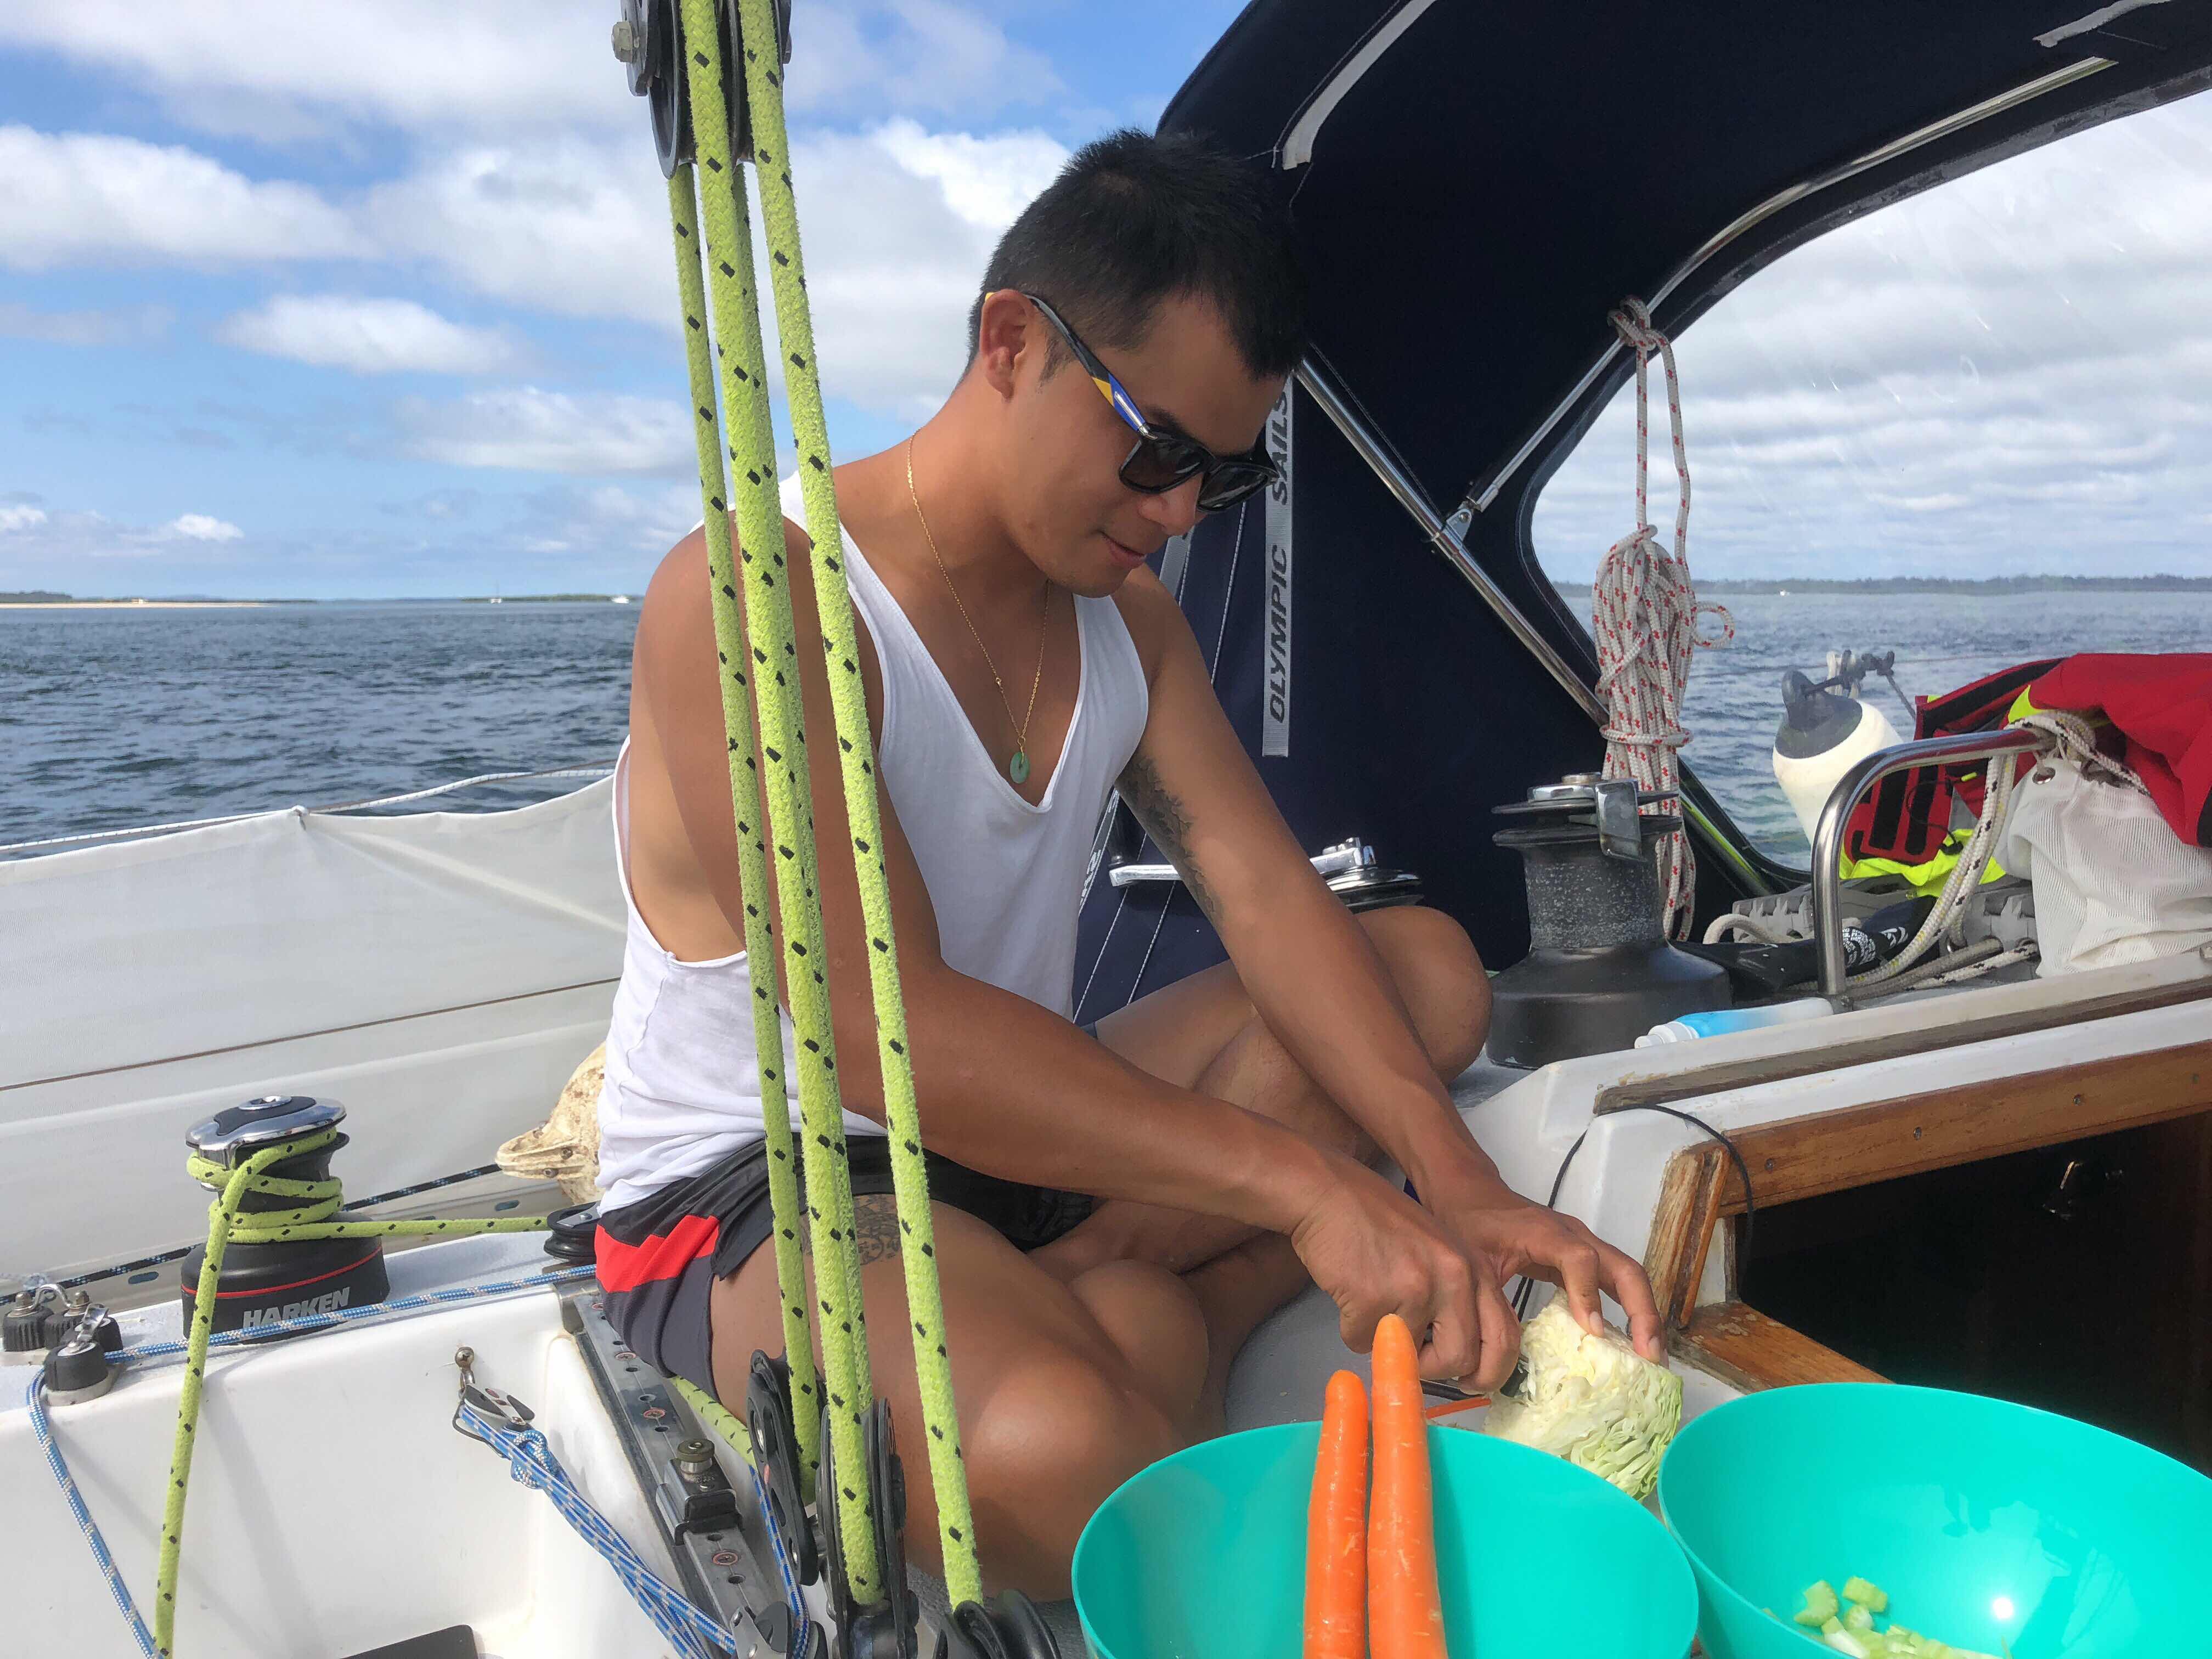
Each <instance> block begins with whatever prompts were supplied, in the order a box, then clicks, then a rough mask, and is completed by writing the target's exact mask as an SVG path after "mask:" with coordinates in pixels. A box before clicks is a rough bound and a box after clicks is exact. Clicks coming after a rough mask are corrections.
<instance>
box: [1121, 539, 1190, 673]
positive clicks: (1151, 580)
mask: <svg viewBox="0 0 2212 1659" xmlns="http://www.w3.org/2000/svg"><path fill="white" fill-rule="evenodd" d="M1114 604H1115V608H1116V609H1118V610H1119V611H1121V620H1122V621H1123V622H1124V623H1127V626H1128V629H1129V640H1130V642H1131V643H1132V644H1133V645H1134V646H1135V647H1137V657H1138V659H1139V661H1141V662H1142V663H1143V664H1144V665H1145V678H1146V680H1147V681H1150V680H1152V679H1153V678H1155V677H1156V676H1157V675H1158V672H1159V669H1160V665H1161V664H1162V663H1163V662H1164V661H1165V660H1166V659H1167V656H1168V653H1169V652H1170V650H1171V649H1172V648H1173V647H1174V646H1175V644H1176V641H1178V640H1183V639H1188V638H1189V637H1190V623H1189V622H1188V619H1187V618H1185V617H1184V616H1183V614H1182V606H1181V605H1177V604H1176V600H1175V595H1174V594H1172V593H1170V592H1168V590H1167V584H1165V583H1164V582H1163V581H1162V580H1160V579H1159V578H1158V576H1157V575H1155V574H1153V573H1152V567H1151V566H1149V565H1140V566H1139V567H1138V568H1137V569H1135V570H1134V571H1133V572H1131V573H1130V575H1129V577H1128V580H1126V581H1124V582H1123V583H1122V584H1121V586H1120V587H1118V588H1116V589H1115V592H1114Z"/></svg>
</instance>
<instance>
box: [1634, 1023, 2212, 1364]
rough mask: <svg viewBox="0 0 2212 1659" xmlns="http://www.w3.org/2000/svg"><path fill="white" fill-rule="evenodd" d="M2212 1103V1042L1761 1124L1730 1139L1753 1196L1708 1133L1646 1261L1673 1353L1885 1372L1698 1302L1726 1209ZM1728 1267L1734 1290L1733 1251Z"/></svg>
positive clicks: (1764, 1321) (1729, 1214) (1676, 1167)
mask: <svg viewBox="0 0 2212 1659" xmlns="http://www.w3.org/2000/svg"><path fill="white" fill-rule="evenodd" d="M2207 1111H2212V1041H2208V1042H2192V1043H2185V1044H2184V1045H2182V1046H2180V1047H2179V1048H2159V1049H2154V1050H2152V1051H2150V1052H2149V1053H2147V1054H2123V1055H2116V1056H2113V1057H2112V1058H2109V1059H2104V1060H2086V1061H2083V1062H2082V1063H2081V1064H2080V1065H2076V1066H2059V1067H2057V1068H2055V1069H2053V1070H2050V1071H2045V1072H2036V1073H2027V1074H2026V1075H2023V1076H2018V1077H2002V1078H1989V1079H1982V1080H1979V1081H1976V1082H1972V1083H1964V1084H1957V1085H1952V1086H1951V1087H1948V1088H1943V1089H1932V1090H1929V1091H1926V1092H1925V1093H1923V1094H1917V1095H1904V1096H1899V1097H1897V1098H1895V1099H1892V1100H1882V1101H1875V1102H1874V1103H1871V1104H1869V1105H1865V1106H1854V1107H1849V1108H1846V1109H1843V1110H1841V1111H1833V1112H1820V1113H1816V1114H1814V1115H1812V1116H1809V1117H1798V1118H1790V1119H1786V1120H1784V1121H1782V1122H1779V1123H1764V1124H1760V1125H1759V1126H1758V1127H1754V1128H1749V1129H1744V1130H1741V1131H1738V1132H1737V1133H1735V1134H1734V1135H1732V1136H1730V1139H1731V1140H1732V1141H1733V1142H1734V1143H1735V1149H1736V1151H1737V1152H1738V1153H1740V1154H1741V1157H1742V1158H1743V1164H1744V1168H1745V1169H1746V1170H1748V1171H1749V1173H1750V1176H1751V1191H1750V1193H1749V1194H1748V1195H1747V1194H1746V1193H1745V1192H1744V1188H1743V1179H1742V1177H1741V1176H1740V1175H1739V1174H1738V1173H1737V1171H1736V1164H1735V1159H1733V1158H1730V1157H1729V1154H1728V1151H1727V1149H1726V1148H1724V1147H1722V1146H1715V1145H1713V1144H1712V1143H1711V1142H1710V1141H1708V1142H1705V1143H1703V1144H1701V1145H1699V1146H1691V1147H1686V1148H1685V1149H1684V1150H1682V1151H1681V1152H1677V1153H1675V1154H1674V1157H1673V1158H1671V1159H1669V1160H1668V1165H1667V1173H1666V1177H1665V1180H1664V1182H1662V1185H1661V1188H1660V1194H1659V1203H1658V1206H1657V1208H1656V1210H1654V1212H1652V1218H1651V1232H1650V1239H1649V1241H1648V1243H1647V1244H1646V1246H1645V1249H1644V1271H1645V1272H1646V1273H1649V1274H1650V1279H1651V1288H1652V1291H1653V1293H1654V1294H1655V1295H1656V1297H1657V1298H1658V1302H1659V1310H1660V1313H1661V1315H1662V1316H1663V1317H1664V1318H1665V1320H1666V1321H1667V1324H1668V1330H1669V1333H1670V1336H1671V1340H1672V1342H1673V1345H1674V1351H1675V1352H1677V1353H1679V1354H1680V1356H1681V1357H1682V1358H1685V1359H1686V1360H1688V1361H1689V1362H1691V1363H1692V1364H1697V1365H1699V1367H1700V1368H1701V1369H1704V1370H1708V1371H1710V1372H1711V1373H1712V1374H1713V1375H1714V1376H1719V1377H1721V1378H1722V1379H1723V1381H1726V1382H1728V1383H1732V1384H1734V1385H1735V1387H1737V1388H1740V1389H1765V1388H1777V1387H1780V1386H1783V1385H1784V1384H1787V1383H1842V1382H1862V1383H1863V1382H1869V1381H1880V1380H1881V1379H1880V1378H1879V1377H1877V1376H1875V1373H1874V1372H1872V1371H1870V1370H1867V1369H1866V1368H1865V1367H1864V1366H1863V1365H1860V1364H1856V1363H1855V1362H1853V1361H1852V1360H1850V1359H1849V1358H1845V1357H1844V1355H1842V1354H1839V1353H1837V1352H1834V1351H1832V1349H1829V1348H1826V1347H1823V1346H1821V1345H1820V1344H1819V1343H1817V1342H1814V1340H1812V1339H1811V1338H1809V1337H1807V1336H1804V1335H1802V1334H1799V1333H1798V1332H1796V1331H1793V1330H1791V1329H1790V1328H1788V1327H1787V1326H1784V1325H1782V1324H1780V1323H1778V1322H1776V1321H1774V1320H1771V1319H1769V1318H1767V1317H1766V1316H1765V1315H1764V1314H1761V1313H1759V1311H1758V1310H1756V1309H1753V1308H1751V1307H1748V1306H1747V1305H1746V1304H1743V1303H1741V1302H1740V1301H1735V1300H1733V1299H1730V1300H1727V1301H1723V1302H1720V1303H1717V1304H1707V1305H1705V1306H1704V1307H1700V1306H1699V1304H1698V1287H1699V1282H1700V1281H1701V1280H1702V1279H1704V1277H1705V1261H1706V1258H1707V1257H1708V1255H1710V1254H1711V1249H1712V1242H1713V1236H1714V1233H1715V1232H1716V1231H1717V1230H1718V1228H1719V1226H1720V1224H1721V1222H1722V1221H1723V1219H1727V1218H1733V1217H1736V1216H1741V1215H1742V1214H1744V1213H1745V1212H1747V1210H1749V1209H1754V1208H1756V1209H1765V1208H1767V1207H1769V1206H1773V1205H1779V1204H1788V1203H1790V1202H1793V1201H1794V1200H1798V1199H1806V1198H1817V1197H1819V1196H1820V1195H1821V1194H1826V1193H1837V1192H1844V1191H1848V1190H1850V1188H1857V1187H1866V1186H1871V1185H1873V1184H1875V1182H1883V1181H1893V1180H1895V1179H1897V1178H1898V1177H1899V1176H1909V1175H1919V1174H1922V1173H1924V1172H1925V1171H1927V1170H1943V1169H1948V1168H1951V1167H1952V1166H1954V1165H1955V1164H1971V1163H1975V1162H1978V1161H1979V1160H1981V1159H1983V1158H2002V1157H2003V1156H2005V1155H2006V1154H2008V1153H2011V1152H2028V1151H2032V1150H2033V1149H2034V1148H2036V1147H2039V1146H2055V1145H2057V1144H2058V1143H2060V1142H2063V1141H2067V1140H2075V1139H2081V1138H2082V1137H2084V1136H2087V1135H2097V1134H2106V1133H2112V1131H2115V1130H2119V1129H2133V1128H2139V1127H2142V1126H2144V1125H2146V1124H2152V1123H2162V1122H2166V1121H2170V1120H2172V1119H2174V1118H2180V1117H2189V1116H2192V1115H2196V1114H2197V1113H2201V1112H2207ZM1729 1243H1730V1246H1731V1248H1732V1243H1733V1241H1732V1238H1731V1240H1729ZM1726 1277H1727V1280H1728V1285H1729V1292H1730V1295H1731V1297H1733V1293H1734V1291H1735V1263H1734V1261H1733V1258H1732V1257H1731V1259H1730V1261H1729V1264H1728V1271H1727V1274H1726Z"/></svg>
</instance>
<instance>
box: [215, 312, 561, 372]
mask: <svg viewBox="0 0 2212 1659" xmlns="http://www.w3.org/2000/svg"><path fill="white" fill-rule="evenodd" d="M216 338H218V339H220V340H222V341H223V342H224V343H227V344H229V345H234V346H238V347H240V348H242V349H245V350H247V351H258V352H259V353H261V354H262V355H264V356H270V357H289V358H290V359H292V360H293V361H294V362H301V363H310V364H313V365H315V366H317V367H319V368H347V369H351V370H352V371H353V372H354V373H355V374H392V373H395V372H403V373H405V372H411V373H416V374H489V373H491V372H492V371H494V370H496V369H501V368H507V367H509V366H510V365H512V364H513V362H516V360H517V359H518V358H519V357H520V355H521V353H520V349H519V348H518V347H517V346H516V344H515V343H514V342H513V340H512V339H510V338H509V337H507V336H506V335H504V334H501V333H500V332H499V331H495V330H492V329H483V328H470V327H467V326H465V325H463V324H460V323H455V322H451V321H448V320H447V319H446V318H443V317H441V316H440V315H438V313H436V312H435V311H431V310H428V309H427V308H426V307H422V306H419V305H416V303H415V302H414V301H411V300H374V299H360V298H356V297H354V296H352V295H342V294H325V295H289V294H288V295H277V296H276V297H275V298H273V299H270V300H269V301H266V302H265V303H264V304H263V305H260V306H258V307H255V308H254V309H252V310H250V311H241V312H239V313H236V314H235V315H234V316H231V317H228V318H227V319H224V321H223V322H222V325H221V326H220V327H218V328H217V329H216Z"/></svg>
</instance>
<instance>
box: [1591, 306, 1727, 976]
mask: <svg viewBox="0 0 2212 1659" xmlns="http://www.w3.org/2000/svg"><path fill="white" fill-rule="evenodd" d="M1607 320H1608V321H1610V322H1611V323H1612V325H1613V330H1614V331H1615V332H1616V333H1618V334H1619V335H1620V337H1621V339H1622V340H1623V341H1624V342H1626V343H1627V345H1628V346H1629V347H1630V349H1632V350H1633V351H1634V352H1635V353H1636V528H1635V529H1634V530H1633V531H1632V532H1630V533H1629V534H1628V535H1627V536H1626V537H1624V538H1622V539H1621V540H1620V541H1618V542H1615V543H1614V544H1613V546H1612V548H1611V549H1610V550H1608V551H1607V554H1606V556H1605V557H1604V559H1603V560H1601V562H1599V565H1598V571H1597V580H1596V582H1595V585H1594V586H1593V589H1592V593H1591V604H1590V614H1591V633H1592V634H1593V635H1594V636H1595V640H1596V642H1597V665H1598V678H1597V693H1598V696H1600V697H1601V698H1602V699H1603V700H1604V702H1605V706H1606V724H1605V727H1604V732H1603V735H1604V738H1605V744H1606V748H1605V770H1606V774H1607V776H1610V777H1632V778H1634V779H1635V780H1636V782H1637V787H1638V788H1641V789H1644V790H1669V791H1671V790H1675V789H1679V788H1680V787H1681V779H1680V765H1679V764H1678V763H1677V762H1676V760H1675V751H1676V750H1679V749H1680V748H1681V746H1682V745H1683V744H1686V743H1687V742H1689V740H1690V734H1689V732H1687V731H1686V730H1685V729H1684V728H1683V726H1682V723H1681V713H1682V690H1683V688H1684V687H1685V686H1686V684H1688V683H1689V678H1690V661H1691V659H1692V656H1693V655H1694V654H1695V653H1697V652H1698V651H1699V650H1711V649H1715V648H1717V647H1721V646H1725V645H1727V644H1728V643H1729V641H1732V640H1734V639H1735V619H1734V618H1733V617H1730V616H1729V613H1728V610H1727V608H1726V607H1725V606H1723V605H1700V604H1699V602H1698V596H1697V592H1696V590H1695V589H1694V588H1693V587H1692V586H1691V583H1690V553H1689V547H1690V461H1689V456H1688V453H1687V452H1686V450H1685V449H1684V447H1683V445H1682V388H1681V381H1680V378H1679V377H1678V376H1677V374H1676V373H1675V369H1674V343H1673V342H1672V341H1670V340H1669V339H1668V337H1666V336H1665V335H1663V334H1662V333H1660V332H1659V331H1657V330H1656V329H1654V328H1653V327H1652V326H1651V313H1650V310H1649V309H1648V308H1647V307H1645V306H1644V301H1641V300H1638V299H1634V298H1631V299H1627V300H1624V301H1622V302H1621V306H1620V310H1618V311H1615V312H1613V313H1611V314H1610V316H1609V317H1608V319H1607ZM1655 352H1656V353H1657V354H1658V356H1659V359H1660V361H1661V362H1662V365H1663V366H1664V368H1665V370H1666V375H1667V418H1668V426H1669V428H1671V430H1672V432H1673V435H1674V472H1675V476H1676V477H1677V478H1678V479H1679V480H1680V491H1679V496H1678V504H1677V506H1676V507H1675V510H1674V547H1673V548H1672V549H1671V550H1670V549H1668V547H1667V546H1665V545H1664V544H1662V542H1661V541H1660V540H1659V535H1658V532H1657V531H1656V530H1655V529H1654V528H1653V527H1652V525H1651V519H1650V500H1649V496H1650V443H1651V438H1650V425H1651V423H1650V384H1649V368H1650V362H1651V357H1652V355H1653V354H1654V353H1655ZM1701 614H1705V615H1711V616H1714V617H1718V618H1719V619H1720V623H1721V629H1722V631H1721V633H1720V634H1719V635H1717V636H1708V635H1701V634H1699V631H1698V626H1697V619H1698V617H1699V616H1700V615H1701ZM1659 857H1660V860H1661V870H1660V875H1661V885H1662V890H1663V891H1664V893H1665V895H1666V906H1667V910H1666V914H1667V931H1668V933H1669V934H1670V935H1671V936H1673V937H1674V938H1678V939H1679V938H1683V937H1686V934H1687V933H1688V930H1689V925H1690V915H1691V908H1692V904H1693V903H1694V902H1695V900H1696V896H1697V883H1698V861H1697V854H1695V853H1693V852H1692V850H1691V848H1690V840H1689V837H1688V836H1686V834H1683V833H1682V832H1680V831H1679V830H1678V831H1676V832H1675V833H1674V834H1672V835H1670V836H1668V837H1667V838H1666V841H1665V843H1664V845H1663V848H1662V851H1661V852H1660V854H1659Z"/></svg>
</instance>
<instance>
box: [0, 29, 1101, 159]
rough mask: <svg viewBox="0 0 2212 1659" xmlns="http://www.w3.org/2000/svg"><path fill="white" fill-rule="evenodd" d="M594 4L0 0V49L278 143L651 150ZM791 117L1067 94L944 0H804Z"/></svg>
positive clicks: (942, 110)
mask: <svg viewBox="0 0 2212 1659" xmlns="http://www.w3.org/2000/svg"><path fill="white" fill-rule="evenodd" d="M614 16H615V8H614V7H613V6H611V4H608V3H606V0H468V3H466V4H463V5H454V4H452V3H450V0H348V3H346V4H344V5H325V6H312V5H311V6H302V5H300V4H298V3H296V0H225V3H224V4H223V5H222V6H221V7H220V8H216V7H212V6H204V5H166V6H148V5H144V4H142V3H138V0H71V3H70V4H67V5H45V6H38V5H11V6H8V7H5V8H0V46H15V47H19V48H30V49H32V50H34V51H44V52H52V53H54V54H55V55H57V56H58V57H60V58H64V59H65V60H67V61H69V62H70V63H72V64H76V65H78V66H79V67H80V68H82V69H83V70H88V71H90V72H92V73H94V74H95V75H99V76H110V77H112V76H122V77H126V78H128V79H129V80H131V81H132V82H136V83H137V84H139V85H142V86H144V87H146V88H149V89H150V90H152V91H153V92H154V93H155V95H156V96H157V97H158V98H159V99H160V100H161V102H162V103H163V105H164V106H166V108H167V112H168V113H169V114H170V115H171V116H173V118H177V119H179V120H180V121H182V122H184V123H185V124H186V125H191V126H192V127H194V128H196V129H197V130H198V131H203V132H211V133H217V134H223V135H243V136H246V137H254V138H258V139H260V140H263V141H264V142H268V143H289V142H293V141H295V140H298V139H301V138H304V137H316V136H324V137H327V136H328V135H329V134H330V133H331V132H332V131H334V130H339V129H343V128H347V127H354V126H367V127H385V128H392V129H397V130H399V131H404V132H408V133H411V134H415V135H417V136H420V137H428V138H431V139H434V140H446V139H449V138H450V137H453V135H455V134H457V133H458V134H461V135H483V134H501V135H511V134H513V133H516V132H518V131H521V132H531V133H544V132H550V131H559V130H565V129H574V128H576V127H586V128H592V129H597V130H599V131H619V132H620V133H621V134H622V135H623V137H624V138H625V139H626V140H627V142H628V144H629V148H630V149H632V150H633V151H635V152H637V153H639V154H641V155H645V156H647V158H648V160H649V159H650V156H651V153H652V143H651V140H650V138H649V137H648V136H647V123H646V115H645V106H644V104H643V103H642V102H641V101H640V100H635V99H633V98H632V97H631V96H630V95H629V88H628V86H627V84H626V82H625V81H624V78H623V71H622V69H621V67H620V65H618V64H617V63H616V62H615V60H614V57H613V54H612V52H611V47H610V46H609V40H608V34H609V28H610V26H611V23H612V21H613V20H614ZM795 28H796V31H797V44H798V46H799V52H798V55H797V56H796V57H795V58H794V59H793V65H792V68H793V73H792V76H791V78H790V82H789V96H790V99H791V103H792V108H793V112H794V113H799V114H806V113H810V112H811V113H815V114H820V113H823V112H830V111H836V110H860V109H872V110H875V111H878V112H880V111H882V110H883V109H884V108H887V107H888V108H891V109H898V110H916V111H924V112H933V113H936V114H939V115H946V116H957V117H961V118H974V117H976V116H981V115H987V114H990V113H993V112H996V111H998V110H1000V109H1003V108H1006V107H1007V106H1012V105H1028V106H1036V105H1039V104H1042V103H1045V102H1047V101H1054V100H1060V98H1061V97H1062V96H1063V94H1065V92H1066V88H1065V87H1064V85H1063V84H1062V83H1061V82H1060V77H1059V76H1057V75H1055V74H1054V71H1053V68H1052V64H1051V63H1050V61H1049V60H1048V59H1047V58H1045V57H1044V56H1043V55H1042V53H1039V52H1035V51H1033V50H1031V49H1030V48H1029V47H1026V46H1019V45H1018V44H1016V43H1014V42H1013V41H1011V40H1008V39H1007V36H1006V31H1005V29H1004V28H1002V27H1000V25H999V23H998V22H997V21H994V19H992V18H990V17H988V16H986V15H983V14H982V13H981V12H979V11H975V10H972V9H969V8H967V7H964V6H961V5H956V4H951V3H948V0H808V3H806V4H805V5H802V6H801V7H800V8H799V16H798V21H797V23H796V25H795Z"/></svg>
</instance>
